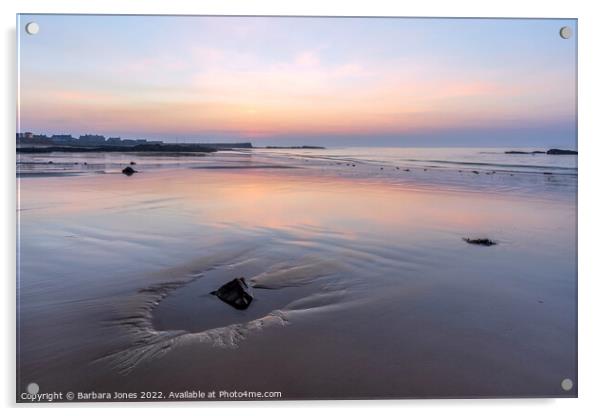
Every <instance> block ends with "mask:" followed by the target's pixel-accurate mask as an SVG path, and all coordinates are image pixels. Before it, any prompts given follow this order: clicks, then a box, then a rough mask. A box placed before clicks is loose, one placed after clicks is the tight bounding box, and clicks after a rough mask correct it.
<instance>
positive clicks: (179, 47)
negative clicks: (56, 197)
mask: <svg viewBox="0 0 602 416" xmlns="http://www.w3.org/2000/svg"><path fill="white" fill-rule="evenodd" d="M31 21H35V22H36V23H38V24H39V26H40V31H39V33H38V34H36V35H33V36H32V35H28V34H26V33H25V29H24V28H25V25H26V24H27V23H28V22H31ZM562 26H570V27H571V28H572V29H573V33H574V35H573V37H572V38H570V39H563V38H561V37H560V36H559V29H560V28H561V27H562ZM18 31H19V34H18V42H19V45H18V53H19V113H18V126H17V127H18V131H21V132H25V131H32V132H36V133H45V134H49V135H50V134H64V133H67V134H73V135H80V134H84V133H98V134H103V135H105V136H107V137H108V136H120V137H123V138H147V139H161V140H165V141H180V142H181V141H188V142H193V141H196V142H210V141H213V142H215V141H241V140H244V141H252V142H253V143H254V144H258V145H266V144H270V145H283V146H287V145H293V144H295V145H302V144H308V145H326V146H348V145H354V146H501V147H503V146H525V147H537V146H563V147H575V146H576V123H577V113H576V77H577V75H576V47H577V41H576V38H577V36H576V32H577V23H576V20H556V19H549V20H546V19H539V20H530V19H524V20H514V19H418V18H308V17H306V18H303V17H279V18H276V17H215V16H214V17H209V16H206V17H201V16H186V17H182V16H180V17H175V16H169V17H168V16H93V15H21V16H20V17H19V18H18Z"/></svg>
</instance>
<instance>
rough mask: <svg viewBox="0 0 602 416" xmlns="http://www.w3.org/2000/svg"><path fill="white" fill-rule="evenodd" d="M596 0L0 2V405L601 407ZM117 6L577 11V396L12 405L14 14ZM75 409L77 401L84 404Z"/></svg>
mask: <svg viewBox="0 0 602 416" xmlns="http://www.w3.org/2000/svg"><path fill="white" fill-rule="evenodd" d="M595 6H596V2H593V1H591V2H585V1H583V2H577V1H574V0H573V1H568V0H566V1H556V0H547V1H529V2H527V1H525V0H505V1H497V2H485V1H474V0H454V1H445V0H439V1H435V0H421V1H411V2H401V1H398V2H395V1H380V0H369V1H366V0H362V1H358V0H336V1H335V0H330V1H325V0H304V1H297V0H295V1H282V0H280V1H279V0H263V1H261V0H258V1H253V0H246V1H245V0H233V1H224V0H222V1H185V0H169V1H164V0H145V1H140V0H87V1H76V0H53V1H47V0H46V1H44V0H20V1H17V0H3V1H2V2H0V7H1V9H2V13H1V14H0V16H1V17H0V18H1V21H2V33H3V42H2V47H3V49H4V51H3V54H2V56H3V57H4V59H2V62H3V64H2V78H1V79H2V83H3V91H4V94H3V99H2V103H1V104H0V105H1V106H2V109H1V111H0V115H1V117H2V123H1V124H0V125H1V126H2V127H3V130H4V135H3V137H2V144H3V147H2V159H1V167H2V168H1V169H0V171H1V172H2V181H0V186H1V187H2V195H3V204H2V217H1V218H2V227H1V228H0V229H1V230H3V232H2V237H3V239H2V250H0V255H1V256H2V258H1V261H0V264H2V265H4V266H5V267H4V271H5V273H4V275H3V276H2V278H3V279H2V281H3V283H4V291H3V292H2V294H3V296H4V298H3V299H2V300H3V302H2V304H3V306H4V310H3V312H4V313H3V314H2V317H3V323H4V325H3V326H4V334H5V336H4V337H3V340H4V342H2V346H1V348H2V360H3V361H2V362H3V366H2V368H3V369H4V371H3V374H2V377H1V379H0V383H1V384H0V395H1V401H0V403H1V404H2V405H3V406H4V407H12V409H9V411H13V410H15V409H14V408H15V407H21V408H25V409H23V410H25V411H26V412H30V411H34V410H35V409H36V408H38V409H44V411H47V412H48V411H49V412H53V413H58V414H64V413H65V412H77V413H81V412H82V411H85V412H90V413H99V414H104V413H106V412H107V410H108V411H111V412H117V413H118V414H121V413H123V414H125V413H126V412H131V411H132V410H133V408H134V407H144V409H143V410H142V411H144V412H150V413H161V414H163V413H165V412H166V411H167V412H169V411H170V410H168V409H177V410H179V411H188V412H191V413H194V414H199V412H202V413H205V412H208V411H215V410H217V411H220V412H221V411H223V410H226V409H232V408H233V409H232V410H235V411H236V412H237V413H240V412H244V413H245V414H247V412H249V413H251V414H255V413H257V414H262V415H264V414H265V413H266V412H269V413H278V414H282V413H283V412H286V413H287V415H288V414H291V413H292V414H306V413H307V412H308V411H309V412H316V411H319V410H326V411H331V412H332V411H333V410H335V409H333V407H336V408H337V409H336V411H338V410H341V411H344V412H346V413H351V414H365V413H366V411H369V410H371V409H374V410H376V411H378V412H383V413H384V412H387V413H388V412H391V413H393V412H395V413H397V414H398V413H399V412H417V411H418V412H421V413H424V414H435V413H441V412H445V413H446V414H450V415H453V414H462V415H467V414H478V415H481V414H483V413H484V412H486V413H487V414H492V415H497V414H500V415H506V414H508V413H514V412H523V411H529V413H531V414H534V415H537V414H546V415H556V414H558V415H564V416H566V415H568V414H569V413H575V414H587V413H593V412H594V409H595V408H600V400H599V399H597V397H599V395H600V392H599V386H600V385H601V383H600V381H599V380H600V374H601V370H602V369H601V365H600V363H601V360H600V358H599V355H600V353H602V345H601V342H600V341H601V339H602V338H601V335H600V334H601V328H602V325H601V324H600V322H599V321H600V319H599V317H600V316H602V310H601V309H602V308H601V306H600V305H601V304H602V301H601V300H602V299H601V298H600V297H601V296H602V293H601V290H600V289H601V288H602V283H601V282H602V270H601V267H600V262H599V261H596V258H600V257H601V255H600V254H599V251H600V248H601V244H600V234H599V232H600V231H601V227H600V223H601V220H600V216H601V215H602V209H601V207H600V200H602V198H600V197H599V196H600V195H601V192H600V189H601V187H600V176H601V174H600V171H601V169H600V168H599V166H598V165H600V163H601V162H599V161H598V159H601V158H602V131H601V129H600V123H596V120H597V119H598V120H599V119H600V118H601V117H602V116H601V115H600V112H601V108H602V105H601V103H600V95H601V94H602V91H601V88H600V74H602V65H601V58H600V50H601V49H602V48H601V47H600V41H601V40H602V22H601V18H602V16H601V15H600V14H599V13H596V12H597V10H596V7H595ZM18 12H21V13H120V14H121V13H125V14H239V15H240V14H262V15H346V16H362V15H365V16H368V15H371V16H437V17H559V18H578V19H579V396H580V398H579V399H538V400H532V399H516V400H515V399H507V400H484V399H483V400H408V401H352V402H269V403H258V402H239V403H171V404H166V403H157V404H152V403H149V404H133V403H132V404H98V405H94V404H92V405H82V404H79V405H72V406H67V405H42V406H37V407H34V408H32V407H31V406H22V405H19V406H16V405H15V404H14V397H15V385H14V384H15V342H14V341H15V218H16V217H15V203H16V201H15V152H14V137H15V136H14V133H15V118H16V113H15V108H16V107H15V103H16V85H15V82H16V50H15V21H16V18H15V15H16V13H18ZM82 407H85V409H83V408H82Z"/></svg>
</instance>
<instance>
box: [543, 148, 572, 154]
mask: <svg viewBox="0 0 602 416" xmlns="http://www.w3.org/2000/svg"><path fill="white" fill-rule="evenodd" d="M546 153H547V154H549V155H576V154H577V151H576V150H564V149H550V150H548V151H547V152H546Z"/></svg>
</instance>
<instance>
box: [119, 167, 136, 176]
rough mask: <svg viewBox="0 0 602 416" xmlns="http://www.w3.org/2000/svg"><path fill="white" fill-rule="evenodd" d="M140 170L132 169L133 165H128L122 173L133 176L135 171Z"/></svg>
mask: <svg viewBox="0 0 602 416" xmlns="http://www.w3.org/2000/svg"><path fill="white" fill-rule="evenodd" d="M136 172H138V171H137V170H134V169H132V168H131V167H129V166H128V167H126V168H124V169H123V170H122V171H121V173H123V174H124V175H127V176H132V175H133V174H134V173H136Z"/></svg>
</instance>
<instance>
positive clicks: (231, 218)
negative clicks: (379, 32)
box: [17, 159, 577, 399]
mask: <svg viewBox="0 0 602 416" xmlns="http://www.w3.org/2000/svg"><path fill="white" fill-rule="evenodd" d="M281 163H282V160H281V159H278V160H276V161H275V162H274V165H278V164H281ZM303 163H305V162H303ZM303 163H298V164H296V165H295V167H297V168H298V169H272V168H265V160H263V159H262V160H261V162H260V163H258V166H259V167H256V168H253V169H245V168H241V167H240V166H238V168H237V169H223V168H222V169H217V168H210V167H209V166H210V165H207V166H205V165H203V166H189V165H185V166H184V167H167V168H161V169H159V168H157V169H150V168H147V169H144V165H142V167H140V164H139V165H138V166H139V167H137V169H139V170H141V172H140V173H138V174H135V175H134V176H132V177H125V176H124V175H121V174H118V173H115V174H113V173H112V171H110V170H108V171H107V173H105V174H102V175H98V174H93V175H78V176H61V177H54V176H45V175H32V176H31V177H27V176H23V177H21V179H20V210H19V217H20V240H19V249H20V259H19V264H20V269H19V273H20V280H19V303H18V306H19V323H18V324H19V329H20V335H19V338H18V340H19V354H18V360H19V361H18V362H19V371H18V380H17V385H18V389H17V390H18V392H19V391H23V390H24V389H25V386H27V384H28V383H30V382H36V383H38V384H39V385H40V392H51V391H63V392H66V391H96V392H116V391H119V392H141V391H162V392H170V391H182V390H202V391H211V390H217V391H219V390H238V391H243V390H247V391H262V392H263V391H280V392H282V398H284V399H325V398H413V397H491V396H496V397H508V396H554V397H556V396H570V397H572V396H575V395H576V392H577V388H576V385H575V388H574V389H573V390H572V391H570V392H565V391H563V390H562V389H561V387H560V383H561V380H563V379H565V378H571V379H573V380H574V381H575V380H576V379H577V374H576V371H577V367H576V283H577V282H576V279H577V276H576V270H577V259H576V205H575V199H574V196H575V194H574V192H576V189H575V188H571V187H570V185H569V186H568V188H567V185H566V183H561V186H560V189H561V191H556V188H554V189H555V190H554V191H550V192H548V191H544V192H536V193H530V192H527V193H525V192H513V191H508V192H499V191H498V190H496V189H493V190H491V191H488V190H487V189H488V187H487V186H486V185H483V186H478V187H473V188H469V187H458V186H444V184H441V183H438V184H436V186H435V185H433V184H432V183H431V184H430V186H426V185H425V186H422V185H421V182H420V181H414V182H412V183H411V184H409V183H397V182H394V181H393V182H392V181H387V180H381V179H380V178H379V177H378V175H374V176H372V177H367V176H362V175H358V174H355V175H351V176H344V175H343V176H341V175H337V174H331V173H328V172H330V171H329V169H331V168H330V167H328V166H330V165H328V166H326V167H321V168H320V169H318V170H316V169H313V170H312V169H303V168H301V167H300V166H298V165H302V164H303ZM214 166H218V165H217V164H214ZM219 166H223V164H220V165H219ZM190 167H209V168H206V169H190ZM243 167H245V166H243ZM246 167H248V166H246ZM428 173H429V172H424V171H423V173H420V175H427V174H428ZM396 174H397V173H396ZM466 175H468V174H466ZM474 176H477V175H474ZM480 176H482V177H485V175H480ZM541 177H542V176H538V177H537V178H538V179H537V181H538V182H537V184H540V183H545V184H548V183H549V180H548V179H547V178H546V179H545V181H546V182H543V181H544V179H541ZM484 180H494V179H489V178H488V179H479V181H484ZM495 180H499V179H495ZM423 182H424V181H423ZM537 184H536V185H537ZM427 185H429V184H427ZM534 186H535V185H534ZM546 186H549V185H546ZM567 189H568V190H567ZM463 237H488V238H492V239H494V240H496V241H497V242H498V245H496V246H492V247H479V246H473V245H470V244H466V243H465V242H464V241H463V240H462V238H463ZM240 276H244V277H245V278H247V280H249V281H250V282H251V283H252V286H253V291H254V295H255V300H254V302H253V303H252V305H251V307H250V308H249V309H247V310H245V311H237V310H234V309H233V308H231V307H230V306H228V305H226V304H225V303H223V302H221V301H219V300H218V299H217V298H215V297H214V296H211V295H209V292H210V291H212V290H215V289H216V288H217V287H219V286H220V285H221V284H223V283H225V282H227V281H229V280H231V279H232V278H234V277H240Z"/></svg>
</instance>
